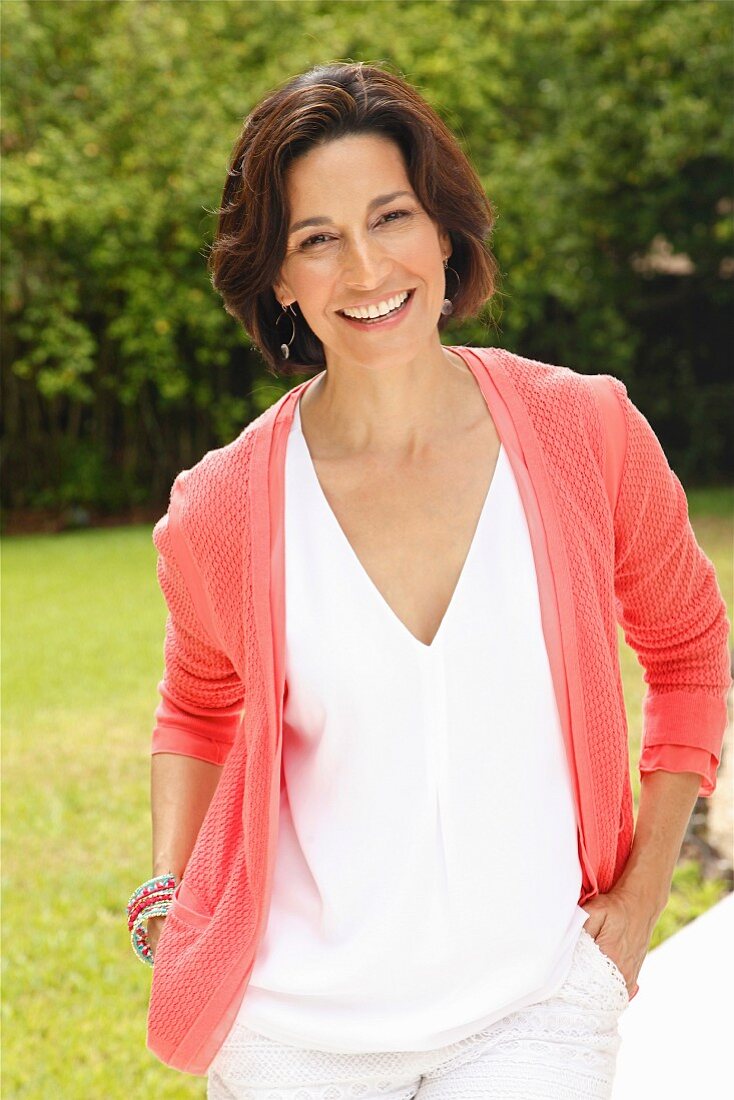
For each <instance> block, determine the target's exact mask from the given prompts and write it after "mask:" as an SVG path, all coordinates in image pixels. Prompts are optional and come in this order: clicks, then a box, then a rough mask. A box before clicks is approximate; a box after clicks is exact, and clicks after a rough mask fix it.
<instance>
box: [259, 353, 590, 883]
mask: <svg viewBox="0 0 734 1100" xmlns="http://www.w3.org/2000/svg"><path fill="white" fill-rule="evenodd" d="M452 350H453V351H455V352H456V354H458V355H460V356H461V358H462V359H464V361H465V363H466V364H467V366H468V367H469V369H470V370H471V371H472V373H473V375H474V377H475V378H476V380H477V383H478V385H479V387H480V389H481V391H482V394H483V396H484V399H485V401H486V403H487V407H488V409H489V412H490V415H491V416H492V419H493V421H494V423H495V426H496V428H497V432H498V434H499V437H500V439H501V441H502V443H503V445H504V447H505V450H506V452H507V455H508V458H509V460H510V464H511V466H512V470H513V473H514V475H515V478H516V481H517V485H518V490H519V493H520V497H521V500H522V503H523V507H524V509H525V515H526V519H527V523H528V529H529V533H530V540H531V545H532V550H533V557H534V561H535V567H536V570H537V575H538V591H539V602H540V611H541V620H542V626H543V633H544V638H545V643H546V647H547V651H548V658H549V664H550V670H551V675H552V679H553V685H554V690H555V697H556V701H557V705H558V713H559V718H560V723H561V729H562V732H563V739H564V746H565V749H566V758H567V760H568V765H569V774H570V778H571V785H572V790H573V798H574V805H575V809H576V818H577V826H578V844H579V858H580V860H581V866H582V870H583V876H584V885H583V890H582V894H581V897H580V899H579V904H582V905H583V904H584V902H585V901H586V900H588V898H589V897H592V896H593V895H594V894H596V893H598V885H597V881H596V877H595V874H594V871H593V867H594V866H596V864H597V862H598V833H597V827H596V817H595V807H594V798H593V790H592V787H591V770H590V761H589V753H588V741H587V736H586V726H585V714H584V706H583V698H582V695H581V686H580V683H581V681H580V676H579V668H578V646H577V638H576V625H575V620H574V602H573V590H572V585H571V575H570V570H569V565H568V557H567V553H566V545H565V535H564V530H563V525H562V522H561V517H560V515H559V511H558V508H557V504H556V499H555V495H554V492H553V487H552V484H551V480H550V478H549V475H548V471H547V468H546V464H545V460H544V457H543V452H542V447H541V445H540V441H539V439H538V436H537V434H536V432H535V428H534V426H533V422H532V420H531V418H530V415H529V413H528V411H527V409H526V407H525V405H524V403H523V401H522V400H521V398H520V396H519V394H518V392H517V389H516V388H515V386H514V384H513V381H512V378H511V377H510V374H509V372H508V371H507V369H506V367H505V365H504V363H503V356H506V355H509V354H510V353H508V352H504V351H502V350H501V349H496V348H469V347H464V346H458V347H452ZM490 364H491V366H490ZM320 373H321V374H323V373H325V372H324V371H322V372H320ZM318 377H320V374H319V375H314V376H313V377H311V378H309V379H307V380H306V381H305V382H301V383H299V384H298V385H296V386H294V387H293V388H292V389H291V390H289V391H288V392H287V393H286V394H284V395H283V397H281V398H280V399H279V400H278V401H277V402H276V403H275V404H274V405H272V406H271V407H270V408H269V409H267V410H266V411H265V412H264V413H263V414H262V416H261V417H260V418H259V420H258V424H257V429H256V431H255V441H254V448H253V455H252V466H251V474H250V523H249V531H250V536H249V537H250V538H251V540H252V545H251V556H250V561H251V563H252V577H251V584H252V591H253V599H254V605H255V606H254V613H255V622H256V629H257V642H258V646H259V650H260V657H261V662H262V668H263V670H264V673H265V677H266V680H267V690H266V700H267V725H268V739H269V749H270V753H271V757H270V758H271V759H273V760H274V763H275V770H276V774H277V776H278V782H277V783H276V782H275V776H273V777H272V779H273V782H272V784H271V798H270V808H271V815H272V816H271V842H272V841H273V839H274V836H275V829H276V827H277V809H278V807H277V799H278V797H279V788H280V760H281V753H282V743H281V738H282V717H283V692H284V688H285V553H284V550H285V545H284V534H283V532H284V507H285V492H284V481H285V453H286V445H287V440H288V433H289V431H290V427H291V423H292V420H293V415H294V412H295V402H296V401H297V400H298V398H299V397H300V394H301V392H302V391H303V390H304V389H305V388H306V387H307V386H308V385H310V384H311V383H312V382H315V381H316V379H317V378H318ZM273 817H274V818H275V821H273V820H272V818H273Z"/></svg>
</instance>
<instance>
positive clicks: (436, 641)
mask: <svg viewBox="0 0 734 1100" xmlns="http://www.w3.org/2000/svg"><path fill="white" fill-rule="evenodd" d="M457 354H458V352H457ZM461 358H462V359H463V358H464V357H463V356H461ZM464 362H465V363H466V364H467V366H468V367H469V369H470V370H471V371H472V374H474V377H475V380H476V381H477V385H479V380H478V379H477V378H476V374H475V372H474V369H473V367H472V366H471V364H470V363H468V362H467V360H466V359H464ZM305 388H307V387H304V392H305ZM480 388H481V387H480ZM302 396H303V393H301V394H299V396H298V399H297V400H296V406H295V410H294V421H295V424H294V426H295V427H297V430H298V434H299V436H300V441H301V443H302V445H303V450H304V452H305V456H306V459H307V464H308V470H309V475H310V476H311V478H312V480H313V484H314V487H315V489H316V490H317V493H318V496H319V498H320V499H321V501H322V505H323V508H324V511H325V513H326V514H327V515H328V516H329V517H330V522H331V523H332V525H333V527H334V529H335V531H336V532H337V535H338V537H339V538H340V539H341V541H342V542H343V544H344V545H345V547H346V549H347V552H348V553H349V555H350V556H351V558H352V560H353V561H354V563H355V565H356V567H357V571H358V573H359V574H360V575H361V576H362V577H364V578H365V580H366V582H367V584H368V585H369V587H370V588H371V590H372V591H373V592H374V593H376V594H377V597H378V600H379V602H380V604H381V605H382V607H383V608H385V609H386V610H387V614H388V617H389V619H391V620H392V622H393V623H395V624H397V627H398V629H399V630H400V631H401V633H402V634H403V635H404V636H406V637H407V638H408V640H409V642H410V643H411V644H412V645H413V646H417V647H418V648H419V650H421V651H423V652H425V653H434V652H436V651H437V650H438V648H439V646H440V643H441V640H442V638H443V634H444V631H445V629H447V628H446V622H447V619H449V617H450V616H451V613H452V608H453V607H454V605H455V604H456V602H457V598H458V596H459V592H460V589H461V588H462V583H463V580H464V577H465V576H466V574H467V571H468V566H469V564H470V562H471V560H472V558H473V556H474V552H475V551H474V548H475V545H476V543H477V537H478V532H479V528H480V527H481V525H482V521H483V519H484V515H485V512H486V511H487V509H488V507H489V502H490V499H491V497H492V495H493V492H492V490H493V488H494V485H495V482H496V481H497V471H498V468H499V465H500V462H501V461H503V459H504V457H505V454H504V451H505V448H504V445H503V443H502V440H501V439H500V445H499V449H498V452H497V458H496V459H495V464H494V470H493V471H492V477H491V480H490V482H489V485H488V486H487V491H486V493H485V494H484V499H483V501H482V505H481V508H480V509H479V515H478V517H477V521H476V523H475V525H474V530H473V532H472V536H471V539H470V542H469V547H468V549H467V551H466V554H465V555H464V561H463V564H462V566H461V570H460V571H459V576H458V578H457V580H456V584H455V585H454V588H453V591H452V593H451V596H450V597H449V602H448V604H447V605H446V608H445V610H444V613H443V615H442V617H441V620H440V622H439V624H438V627H437V629H436V632H435V634H434V635H433V638H432V639H431V641H430V642H429V643H428V644H426V642H424V641H421V639H420V638H417V637H416V636H415V634H414V633H413V631H412V630H410V629H409V628H408V627H407V626H406V624H405V623H404V622H403V620H402V619H401V618H400V616H399V615H398V614H397V612H396V611H395V610H394V609H393V608H392V607H391V606H390V604H389V603H388V601H387V600H386V599H385V597H384V595H383V594H382V592H381V591H380V589H379V588H378V586H377V584H376V583H375V582H374V580H373V579H372V577H371V576H370V574H369V573H368V572H367V570H366V569H365V567H364V564H363V563H362V561H361V559H360V557H359V555H358V554H357V552H356V550H355V549H354V547H353V546H352V544H351V542H350V540H349V538H348V537H347V533H346V531H345V530H344V528H343V527H342V525H341V523H340V522H339V520H338V518H337V515H336V513H335V511H334V509H333V508H332V507H331V505H330V504H329V501H328V498H327V496H326V493H325V492H324V490H323V487H322V485H321V482H320V481H319V475H318V473H317V472H316V465H315V463H314V461H313V458H312V456H311V452H310V450H309V447H308V443H307V442H306V437H305V435H304V433H303V425H302V423H301V397H302ZM482 396H484V395H482ZM485 400H486V398H485ZM487 413H488V415H491V413H490V411H489V408H488V409H487Z"/></svg>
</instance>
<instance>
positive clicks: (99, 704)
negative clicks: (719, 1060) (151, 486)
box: [2, 492, 732, 1100]
mask: <svg viewBox="0 0 734 1100" xmlns="http://www.w3.org/2000/svg"><path fill="white" fill-rule="evenodd" d="M729 499H730V498H729ZM690 505H691V520H692V523H693V525H694V528H695V530H696V533H697V537H698V538H699V541H700V543H701V545H702V546H703V548H704V550H705V552H706V553H707V554H708V555H709V557H710V558H711V559H712V561H713V562H714V564H715V565H716V568H717V573H718V577H719V583H720V586H721V589H722V592H723V593H724V594H725V597H726V599H727V602H728V605H729V616H730V618H731V617H732V601H731V593H732V562H731V541H732V521H731V509H729V508H727V507H726V504H725V502H724V501H723V497H722V496H721V494H718V495H717V493H715V492H714V493H711V492H708V493H701V494H695V493H694V494H691V500H690ZM150 534H151V529H150V527H149V526H142V527H128V528H107V529H97V530H90V531H85V532H73V533H67V534H63V535H55V536H53V535H52V536H45V535H42V536H23V537H6V538H5V539H4V540H3V575H4V582H5V583H4V588H3V596H4V601H3V610H4V612H5V614H4V643H5V644H4V647H3V656H4V670H3V672H4V683H5V686H6V691H5V694H4V698H3V703H4V708H3V710H4V713H3V719H4V738H3V806H2V826H3V838H4V857H5V858H4V861H3V871H2V888H3V902H4V906H3V918H4V932H5V951H4V953H3V990H4V997H3V1005H2V1022H3V1035H4V1057H3V1096H7V1097H8V1098H11V1097H12V1098H18V1100H21V1098H22V1100H29V1098H33V1100H36V1098H37V1100H41V1098H44V1100H46V1098H48V1097H60V1098H63V1100H77V1098H79V1100H89V1098H90V1097H94V1098H95V1100H97V1098H99V1100H101V1098H105V1100H116V1098H118V1097H119V1098H123V1097H124V1098H126V1100H127V1098H128V1097H130V1096H135V1097H138V1096H144V1095H147V1094H149V1093H150V1094H153V1093H155V1095H156V1096H158V1097H161V1098H166V1097H170V1098H177V1100H184V1098H186V1097H199V1098H203V1097H205V1094H206V1082H205V1081H204V1080H203V1079H201V1078H194V1077H191V1076H189V1075H185V1074H180V1073H178V1072H176V1071H174V1070H171V1069H169V1068H168V1067H166V1066H163V1065H162V1064H161V1063H160V1062H158V1060H157V1059H156V1058H155V1057H154V1056H153V1055H152V1054H151V1053H150V1052H149V1051H148V1050H147V1048H146V1047H145V1026H146V1013H147V1004H148V994H149V989H150V976H151V972H150V970H149V969H148V968H147V967H144V966H143V965H142V964H141V963H139V962H138V961H137V959H136V958H135V956H134V955H133V952H132V949H131V947H130V942H129V937H128V932H127V927H126V922H125V912H124V910H125V905H126V902H127V899H128V897H129V895H130V893H131V892H132V890H133V889H134V888H135V887H136V886H137V885H138V883H139V882H140V881H142V880H143V879H145V878H147V877H148V875H149V873H150V810H149V737H150V731H151V729H152V716H153V711H154V709H155V707H156V705H157V702H158V694H157V682H158V679H159V677H160V674H161V672H162V662H163V656H162V645H163V625H164V621H165V605H164V603H163V598H162V596H161V594H160V592H159V589H158V586H157V582H156V577H155V549H154V547H153V544H152V541H151V537H150ZM620 644H621V650H622V664H623V675H624V685H625V698H626V701H627V706H628V713H629V718H630V734H631V746H630V762H631V772H632V781H633V789H634V793H635V799H637V796H638V792H639V780H638V776H637V771H636V762H637V754H638V752H639V736H640V705H641V700H642V689H643V686H644V685H643V683H642V677H641V670H640V667H639V665H638V664H637V661H636V658H635V656H634V654H633V653H632V652H631V651H630V650H629V649H628V648H627V647H626V645H625V643H624V641H623V639H622V638H621V632H620ZM676 875H677V885H676V889H675V890H674V894H673V895H672V896H671V902H670V904H669V906H668V908H667V909H666V911H665V913H664V914H663V916H662V917H661V920H660V922H659V925H658V928H657V929H656V932H655V936H654V938H653V945H655V943H656V942H659V941H660V939H661V938H665V936H666V935H669V934H670V933H671V932H673V931H675V929H676V928H678V927H680V925H681V924H684V923H686V922H687V921H688V920H690V919H692V918H693V917H694V916H696V915H697V914H698V913H699V912H701V911H703V910H704V909H705V908H708V906H709V905H712V904H713V903H714V902H715V901H716V900H717V898H718V896H720V893H721V888H720V885H717V884H716V883H713V884H712V883H702V882H701V881H700V878H697V872H696V868H695V867H693V868H691V867H690V866H681V867H680V868H679V869H678V872H676ZM678 887H679V888H678Z"/></svg>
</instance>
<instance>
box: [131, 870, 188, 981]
mask: <svg viewBox="0 0 734 1100" xmlns="http://www.w3.org/2000/svg"><path fill="white" fill-rule="evenodd" d="M175 888H176V878H175V876H174V875H172V874H170V873H169V874H165V875H156V876H155V877H154V878H151V879H148V880H147V882H144V883H142V884H141V885H140V886H138V888H137V890H134V891H133V893H132V894H131V895H130V900H129V901H128V903H127V920H128V929H129V931H130V941H131V943H132V947H133V950H134V952H135V954H136V955H137V956H138V958H139V959H140V961H141V962H144V963H147V965H148V966H152V965H153V952H152V951H151V949H150V945H149V943H148V931H147V927H144V925H145V922H147V920H148V919H149V918H150V917H158V916H162V917H164V916H165V915H166V913H167V912H168V908H169V905H170V902H171V899H172V897H173V893H174V890H175Z"/></svg>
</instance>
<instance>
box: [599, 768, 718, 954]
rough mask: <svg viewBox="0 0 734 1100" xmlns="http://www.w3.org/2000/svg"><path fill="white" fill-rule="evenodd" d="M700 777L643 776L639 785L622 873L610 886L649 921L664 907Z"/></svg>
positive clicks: (690, 774) (664, 773) (660, 773)
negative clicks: (635, 809) (630, 844)
mask: <svg viewBox="0 0 734 1100" xmlns="http://www.w3.org/2000/svg"><path fill="white" fill-rule="evenodd" d="M700 784H701V776H700V775H699V774H697V773H696V772H668V771H663V770H659V771H654V772H646V773H644V774H643V776H642V778H641V780H640V808H639V811H638V814H637V823H636V825H635V836H634V841H633V843H632V848H631V850H630V854H629V857H628V859H627V862H626V864H625V866H624V870H623V871H622V874H621V875H620V877H619V878H618V879H617V881H616V883H615V884H614V890H615V892H616V893H625V894H627V896H628V897H629V898H630V899H631V900H634V901H635V902H636V904H637V906H638V908H639V909H640V910H643V911H644V912H645V913H647V914H648V915H649V918H650V920H651V921H652V926H653V927H652V928H651V929H650V931H651V933H652V931H653V930H654V926H655V924H656V923H657V920H658V917H659V916H660V914H661V913H662V912H663V910H664V909H665V906H666V905H667V904H668V898H669V897H670V887H671V884H672V882H673V872H674V871H675V865H676V863H677V861H678V856H679V855H680V849H681V845H682V843H683V838H684V836H685V832H686V827H687V825H688V822H689V820H690V817H691V813H692V812H693V807H694V806H695V804H696V799H697V797H698V790H699V786H700Z"/></svg>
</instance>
